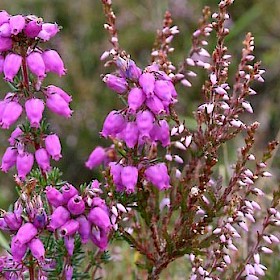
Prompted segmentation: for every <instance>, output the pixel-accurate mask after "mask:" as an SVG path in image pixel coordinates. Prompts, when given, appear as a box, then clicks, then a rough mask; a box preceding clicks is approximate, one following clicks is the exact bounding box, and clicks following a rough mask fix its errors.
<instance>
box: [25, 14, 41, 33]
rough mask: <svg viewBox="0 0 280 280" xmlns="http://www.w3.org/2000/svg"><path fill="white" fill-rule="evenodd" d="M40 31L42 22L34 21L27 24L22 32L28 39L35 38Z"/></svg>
mask: <svg viewBox="0 0 280 280" xmlns="http://www.w3.org/2000/svg"><path fill="white" fill-rule="evenodd" d="M41 30H42V20H39V19H34V20H31V21H30V22H28V23H27V24H26V26H25V28H24V30H23V32H24V33H25V35H26V36H27V37H29V38H35V37H37V36H38V34H39V33H40V31H41Z"/></svg>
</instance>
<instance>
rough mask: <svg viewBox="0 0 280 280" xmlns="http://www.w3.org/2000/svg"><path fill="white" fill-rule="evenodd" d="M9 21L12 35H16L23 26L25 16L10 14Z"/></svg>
mask: <svg viewBox="0 0 280 280" xmlns="http://www.w3.org/2000/svg"><path fill="white" fill-rule="evenodd" d="M9 22H10V27H11V33H12V34H13V35H18V33H20V32H21V31H22V30H23V28H24V26H25V18H24V17H23V16H22V15H16V16H11V17H10V21H9Z"/></svg>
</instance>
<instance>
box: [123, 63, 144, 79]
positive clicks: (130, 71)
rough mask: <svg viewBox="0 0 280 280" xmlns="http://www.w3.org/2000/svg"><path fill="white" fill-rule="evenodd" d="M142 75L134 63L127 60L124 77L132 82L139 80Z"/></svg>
mask: <svg viewBox="0 0 280 280" xmlns="http://www.w3.org/2000/svg"><path fill="white" fill-rule="evenodd" d="M141 74H142V70H141V69H140V68H139V67H137V66H136V64H135V62H134V61H133V60H131V59H130V60H129V62H128V66H127V69H126V71H125V76H126V77H127V78H128V79H130V80H133V81H136V80H138V79H139V77H140V76H141Z"/></svg>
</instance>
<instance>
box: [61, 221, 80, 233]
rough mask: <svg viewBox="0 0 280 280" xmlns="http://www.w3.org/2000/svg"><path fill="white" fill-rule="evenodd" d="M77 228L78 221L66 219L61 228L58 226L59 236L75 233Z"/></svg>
mask: <svg viewBox="0 0 280 280" xmlns="http://www.w3.org/2000/svg"><path fill="white" fill-rule="evenodd" d="M78 229H79V223H78V222H77V221H75V220H73V219H71V220H69V221H67V222H66V223H65V224H64V225H63V226H62V227H61V228H60V235H61V236H68V235H73V234H75V233H76V232H77V231H78Z"/></svg>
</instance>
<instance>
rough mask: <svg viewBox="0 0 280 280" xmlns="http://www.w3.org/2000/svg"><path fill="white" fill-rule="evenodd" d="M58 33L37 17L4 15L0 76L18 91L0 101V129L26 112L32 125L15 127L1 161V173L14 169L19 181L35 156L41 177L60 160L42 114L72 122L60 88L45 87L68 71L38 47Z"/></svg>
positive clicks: (0, 28)
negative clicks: (52, 77) (48, 80)
mask: <svg viewBox="0 0 280 280" xmlns="http://www.w3.org/2000/svg"><path fill="white" fill-rule="evenodd" d="M58 32H59V27H58V25H57V24H56V23H45V22H43V20H42V19H41V18H37V17H36V16H33V15H29V16H23V15H15V16H11V15H9V14H8V13H7V12H6V11H1V12H0V61H1V63H0V73H3V74H4V79H5V80H6V81H7V82H9V83H10V84H11V85H12V87H13V88H14V89H15V91H14V92H8V93H7V94H6V96H5V97H4V99H3V100H1V101H0V126H1V128H3V129H9V128H10V127H11V126H12V125H13V124H14V123H15V122H16V121H17V120H18V119H19V117H20V116H21V115H22V112H23V111H25V115H26V118H27V124H28V125H20V126H17V128H16V129H15V130H14V131H13V133H12V134H11V137H10V139H9V142H10V145H11V146H10V147H9V148H7V150H6V152H5V154H4V156H3V158H2V165H1V170H2V171H4V172H7V171H8V170H9V169H10V168H11V167H13V166H14V165H16V167H17V170H18V176H19V177H20V178H21V179H25V177H26V175H27V174H28V173H29V172H30V170H31V169H32V166H33V163H34V155H33V154H35V159H36V161H37V163H38V166H39V167H40V168H41V170H42V171H43V172H48V171H49V170H50V168H51V167H50V158H52V159H54V160H59V158H61V147H60V142H59V138H58V136H57V135H55V134H50V135H49V134H48V132H47V130H46V128H45V127H44V125H43V121H42V120H43V112H44V109H45V106H47V107H48V109H50V110H51V111H52V112H54V113H56V114H58V115H61V116H64V117H66V118H69V117H70V116H71V114H72V110H71V109H70V107H69V104H70V102H71V100H72V98H71V96H70V95H68V94H67V93H66V92H65V91H63V90H62V89H61V88H59V87H57V86H54V85H49V86H47V87H43V86H42V82H43V80H44V78H45V77H46V74H47V73H48V72H53V73H55V74H57V75H59V76H62V75H65V74H66V69H65V68H64V63H63V61H62V59H61V57H60V56H59V54H58V53H57V52H56V51H55V50H51V49H46V50H43V49H42V48H41V47H39V44H40V43H41V42H46V41H48V40H50V39H51V38H52V37H54V36H55V35H56V34H57V33H58ZM23 108H24V109H23Z"/></svg>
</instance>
